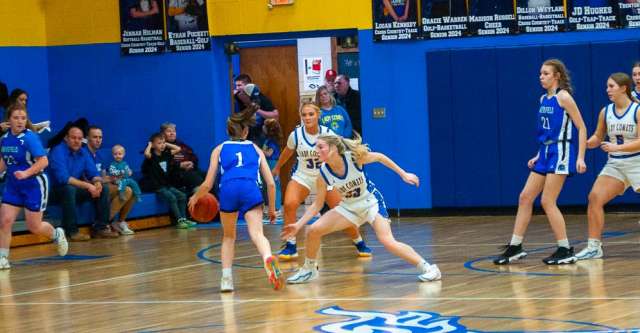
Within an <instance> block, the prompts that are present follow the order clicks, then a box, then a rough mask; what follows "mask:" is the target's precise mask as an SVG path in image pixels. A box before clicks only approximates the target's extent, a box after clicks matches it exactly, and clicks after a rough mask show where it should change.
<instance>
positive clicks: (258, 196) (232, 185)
mask: <svg viewBox="0 0 640 333" xmlns="http://www.w3.org/2000/svg"><path fill="white" fill-rule="evenodd" d="M219 196H220V211H221V212H224V213H233V212H240V216H243V215H244V214H245V213H246V212H248V211H249V210H251V209H252V208H254V207H256V206H260V205H262V203H263V202H264V201H263V200H262V193H261V192H260V188H259V187H258V184H257V183H256V180H254V179H247V178H236V179H230V180H228V181H226V182H224V183H223V184H220V192H219Z"/></svg>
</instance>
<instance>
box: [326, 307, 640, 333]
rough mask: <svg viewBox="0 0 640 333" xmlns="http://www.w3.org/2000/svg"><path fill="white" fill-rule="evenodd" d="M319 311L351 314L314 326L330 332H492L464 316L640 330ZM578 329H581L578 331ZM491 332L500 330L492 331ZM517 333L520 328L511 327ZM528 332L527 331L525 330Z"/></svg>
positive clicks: (423, 314) (406, 313)
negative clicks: (468, 324) (473, 325)
mask: <svg viewBox="0 0 640 333" xmlns="http://www.w3.org/2000/svg"><path fill="white" fill-rule="evenodd" d="M317 313H319V314H323V315H328V316H338V317H350V318H349V319H347V320H344V321H341V322H337V323H331V324H322V325H318V326H316V327H314V329H315V330H316V331H319V332H328V333H347V332H356V333H357V332H393V333H418V332H488V331H482V330H472V329H470V328H467V327H466V326H464V325H462V324H460V323H459V321H460V320H461V319H471V320H491V323H492V324H494V325H495V326H496V327H501V326H502V327H504V324H505V321H506V322H512V323H513V321H523V322H524V321H539V322H544V323H545V324H546V326H548V325H553V324H554V323H555V324H556V325H559V324H563V325H567V324H569V325H575V328H572V329H566V330H544V331H538V332H577V331H579V332H640V330H638V329H620V328H615V327H611V326H607V325H602V324H596V323H589V322H579V321H571V320H552V319H545V318H518V317H496V316H443V315H441V314H439V313H436V312H426V311H400V312H397V313H389V312H380V311H349V310H344V309H342V308H340V307H339V306H331V307H328V308H324V309H321V310H318V311H317ZM576 329H577V331H576ZM491 332H499V331H495V330H491ZM508 332H510V333H514V332H518V331H517V330H509V331H508ZM522 332H524V331H522Z"/></svg>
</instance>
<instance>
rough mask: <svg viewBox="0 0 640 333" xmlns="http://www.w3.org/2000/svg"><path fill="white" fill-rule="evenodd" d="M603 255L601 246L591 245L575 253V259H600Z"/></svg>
mask: <svg viewBox="0 0 640 333" xmlns="http://www.w3.org/2000/svg"><path fill="white" fill-rule="evenodd" d="M603 255H604V251H602V246H598V247H596V248H593V247H589V246H587V247H585V248H584V249H582V251H580V252H578V254H576V259H578V260H588V259H600V258H602V256H603Z"/></svg>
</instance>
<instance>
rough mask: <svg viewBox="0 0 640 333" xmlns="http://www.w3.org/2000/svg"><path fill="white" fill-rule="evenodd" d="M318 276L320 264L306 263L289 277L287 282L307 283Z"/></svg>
mask: <svg viewBox="0 0 640 333" xmlns="http://www.w3.org/2000/svg"><path fill="white" fill-rule="evenodd" d="M317 278H318V266H315V267H309V266H308V265H304V266H302V267H300V269H298V271H297V272H296V274H294V275H293V276H292V277H290V278H288V279H287V283H290V284H299V283H307V282H310V281H313V280H315V279H317Z"/></svg>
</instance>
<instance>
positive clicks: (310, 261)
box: [304, 258, 317, 268]
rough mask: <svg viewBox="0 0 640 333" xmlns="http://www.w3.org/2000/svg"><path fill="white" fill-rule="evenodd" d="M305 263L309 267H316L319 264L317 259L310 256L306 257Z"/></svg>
mask: <svg viewBox="0 0 640 333" xmlns="http://www.w3.org/2000/svg"><path fill="white" fill-rule="evenodd" d="M304 265H305V266H308V267H313V268H316V266H317V264H316V260H315V259H309V258H305V259H304Z"/></svg>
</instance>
